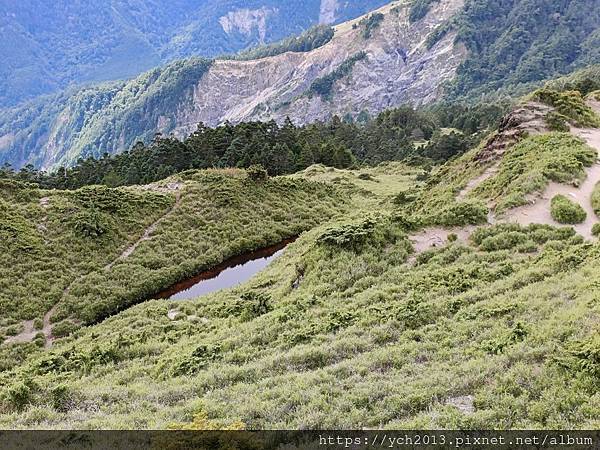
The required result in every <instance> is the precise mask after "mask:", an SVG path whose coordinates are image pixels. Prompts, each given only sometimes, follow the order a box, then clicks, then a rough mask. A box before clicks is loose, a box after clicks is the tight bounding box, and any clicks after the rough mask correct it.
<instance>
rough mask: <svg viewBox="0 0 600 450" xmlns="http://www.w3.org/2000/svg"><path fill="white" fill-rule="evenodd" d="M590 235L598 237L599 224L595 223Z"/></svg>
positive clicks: (599, 231) (599, 232)
mask: <svg viewBox="0 0 600 450" xmlns="http://www.w3.org/2000/svg"><path fill="white" fill-rule="evenodd" d="M592 235H594V236H596V237H599V236H600V223H595V224H594V226H593V227H592Z"/></svg>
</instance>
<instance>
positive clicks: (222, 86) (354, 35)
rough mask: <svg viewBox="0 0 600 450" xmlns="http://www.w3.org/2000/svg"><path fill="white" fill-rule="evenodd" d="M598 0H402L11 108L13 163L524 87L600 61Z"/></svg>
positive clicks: (0, 149) (6, 115) (2, 147)
mask: <svg viewBox="0 0 600 450" xmlns="http://www.w3.org/2000/svg"><path fill="white" fill-rule="evenodd" d="M596 2H597V0H561V1H560V2H552V3H551V4H550V3H548V2H543V1H542V2H541V3H540V1H538V0H535V1H533V0H531V1H529V0H528V1H525V0H509V1H499V0H466V1H465V2H464V3H463V1H462V0H441V1H439V2H438V1H434V2H416V3H404V2H394V3H391V4H389V5H387V6H385V7H383V8H381V9H380V10H378V11H375V12H373V13H372V14H368V15H366V16H364V17H362V18H359V19H356V20H353V21H350V22H346V23H343V24H341V25H338V26H337V27H336V30H335V34H334V36H333V37H331V35H330V34H328V31H327V30H325V31H324V32H323V33H322V34H321V32H319V31H316V32H313V33H312V34H311V33H308V35H305V36H303V37H301V38H299V39H298V40H293V39H292V40H288V41H286V42H285V43H282V44H279V45H277V46H274V47H270V48H263V49H257V50H253V51H250V52H247V53H245V54H244V55H242V56H240V57H238V58H233V59H232V58H228V59H224V58H223V59H218V60H215V61H212V62H208V61H204V60H193V59H192V60H187V61H178V62H176V63H173V64H172V65H170V66H166V67H163V68H159V69H155V70H153V71H151V72H148V73H146V74H144V75H141V76H140V77H138V79H136V80H132V81H130V82H117V83H111V84H108V85H100V86H91V87H88V88H85V89H82V90H74V91H68V92H63V93H61V94H58V95H56V96H53V97H49V98H46V99H41V100H39V101H37V102H34V103H31V104H28V105H25V106H22V107H20V108H16V109H13V110H4V111H1V112H0V163H1V162H8V163H11V164H13V165H15V166H16V167H20V166H22V165H24V164H27V163H33V164H35V165H36V166H38V167H43V168H48V167H57V166H60V165H69V164H72V163H73V162H75V161H76V160H77V159H78V158H79V157H81V156H83V157H87V156H90V155H91V156H96V157H97V156H101V155H102V154H103V153H105V152H108V153H116V152H120V151H123V150H126V149H129V148H130V147H131V146H132V145H133V144H134V143H135V142H136V141H137V140H139V139H142V140H146V141H148V140H149V139H150V138H151V137H152V136H153V135H154V133H156V132H161V133H164V134H168V133H175V134H176V135H178V136H182V135H185V134H189V133H190V132H192V131H194V130H195V128H196V125H197V123H198V122H204V123H205V124H208V125H216V124H219V123H223V122H225V121H227V120H229V121H234V122H237V121H241V120H257V119H260V120H270V119H275V120H278V121H283V119H284V118H285V117H286V116H290V117H291V118H292V120H294V121H295V122H299V123H306V122H310V121H314V120H325V119H328V118H330V117H331V116H332V115H334V114H337V115H339V116H341V117H344V118H346V119H357V118H361V117H364V116H365V114H373V113H376V112H379V111H381V110H382V109H385V108H388V107H392V106H397V105H399V104H403V103H414V104H419V105H420V104H427V103H431V102H435V101H438V100H444V101H448V100H450V101H451V100H456V99H458V100H461V101H473V100H474V99H479V98H480V97H484V98H486V97H491V98H497V96H499V95H507V94H508V95H515V94H520V93H523V91H524V90H526V89H529V87H530V86H532V85H535V84H539V83H540V82H541V81H543V80H544V79H546V78H548V77H553V76H557V75H562V74H564V73H569V72H571V71H572V70H574V69H576V68H578V67H580V66H583V65H586V64H590V63H594V62H596V63H598V62H600V60H598V57H599V56H600V54H598V52H597V49H596V46H595V45H594V43H595V42H596V41H595V39H597V34H598V30H600V13H599V12H598V11H600V10H599V9H598V8H595V3H596ZM486 11H494V14H492V15H490V14H488V13H486ZM285 50H294V51H290V52H285ZM252 57H255V58H256V57H260V58H259V59H248V58H252ZM488 100H489V98H488Z"/></svg>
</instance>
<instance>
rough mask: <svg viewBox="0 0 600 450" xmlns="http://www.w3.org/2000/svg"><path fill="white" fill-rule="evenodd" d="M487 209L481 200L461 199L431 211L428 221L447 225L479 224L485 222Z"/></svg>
mask: <svg viewBox="0 0 600 450" xmlns="http://www.w3.org/2000/svg"><path fill="white" fill-rule="evenodd" d="M488 212H489V209H488V208H487V207H486V206H485V205H484V204H483V203H481V202H476V201H463V202H457V203H454V204H452V205H448V206H447V207H445V208H444V209H443V210H441V211H437V212H432V215H431V218H430V221H431V222H432V223H434V224H436V225H443V226H448V227H454V226H464V225H480V224H482V223H486V222H487V215H488Z"/></svg>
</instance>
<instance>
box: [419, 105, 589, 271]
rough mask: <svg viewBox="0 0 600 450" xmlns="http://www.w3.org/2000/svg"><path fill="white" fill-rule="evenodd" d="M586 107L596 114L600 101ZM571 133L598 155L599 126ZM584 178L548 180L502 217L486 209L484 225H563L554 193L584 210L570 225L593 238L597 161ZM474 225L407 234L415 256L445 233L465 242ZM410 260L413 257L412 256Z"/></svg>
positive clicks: (443, 240) (473, 184) (489, 172)
mask: <svg viewBox="0 0 600 450" xmlns="http://www.w3.org/2000/svg"><path fill="white" fill-rule="evenodd" d="M589 106H590V107H591V108H592V109H594V111H595V112H596V114H598V115H600V102H596V101H593V102H589ZM571 133H572V134H574V135H576V136H578V137H580V138H581V139H583V140H584V141H585V142H586V143H587V144H588V145H589V146H590V147H592V148H594V149H596V151H597V152H598V157H599V158H600V129H597V128H575V127H572V128H571ZM499 167H500V162H497V163H495V164H494V165H492V166H491V167H489V168H487V169H486V170H485V171H484V172H483V173H482V174H481V175H480V176H478V177H477V178H474V179H473V180H471V181H469V182H468V183H467V185H466V186H465V187H464V188H463V189H462V190H461V191H460V192H459V193H458V195H457V197H456V198H457V199H458V200H464V199H465V198H466V197H467V196H468V195H469V193H470V192H471V191H473V190H474V189H475V188H477V186H479V185H480V184H481V183H483V182H484V181H485V180H487V179H489V178H491V177H493V176H494V175H495V174H496V173H497V172H498V170H499ZM585 173H586V177H585V180H584V181H583V182H582V183H581V185H579V186H573V185H568V184H560V183H555V182H550V183H549V184H548V186H547V188H546V189H545V190H544V192H543V193H542V195H541V196H540V197H538V198H535V199H533V200H532V202H531V203H530V204H528V205H524V206H521V207H518V208H514V209H511V210H509V211H506V212H505V213H504V214H503V215H502V216H500V217H496V216H495V215H494V214H493V212H490V214H489V217H488V225H492V224H496V223H518V224H519V225H523V226H527V225H530V224H534V223H537V224H544V225H553V226H564V225H562V224H559V223H558V222H556V221H555V220H554V219H553V218H552V216H551V214H550V202H551V201H552V198H553V197H554V196H555V195H558V194H561V195H564V196H566V197H568V198H570V199H572V200H573V201H575V202H577V203H578V204H580V205H581V207H582V208H583V209H584V210H585V211H586V213H587V217H586V220H585V221H584V222H583V223H580V224H576V225H573V228H574V229H575V231H576V232H577V233H578V234H580V235H582V236H583V237H584V238H586V239H593V238H594V237H593V235H592V227H593V225H594V224H595V223H598V222H599V217H598V216H597V215H596V213H595V212H594V209H593V207H592V194H593V192H594V188H595V186H596V184H597V183H599V182H600V161H599V160H596V163H595V164H594V165H592V166H591V167H587V168H586V169H585ZM475 228H476V227H475V226H468V227H462V228H454V229H445V228H427V229H425V230H422V231H421V232H419V233H416V234H414V235H412V236H410V240H411V242H412V243H413V247H414V250H415V255H416V254H419V253H422V252H424V251H426V250H429V249H431V248H435V247H441V246H444V245H446V244H447V243H448V236H449V235H450V234H456V235H457V236H458V239H459V240H460V241H463V242H467V241H468V239H469V236H470V235H471V233H472V232H473V230H474V229H475ZM412 260H414V255H413V258H412Z"/></svg>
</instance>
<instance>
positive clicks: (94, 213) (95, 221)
mask: <svg viewBox="0 0 600 450" xmlns="http://www.w3.org/2000/svg"><path fill="white" fill-rule="evenodd" d="M72 221H73V228H74V229H75V231H76V232H77V234H79V235H80V236H82V237H86V238H97V237H100V236H102V235H103V234H106V233H108V231H109V230H110V226H109V225H108V221H107V219H106V217H105V216H104V215H103V214H102V213H101V212H100V210H98V209H96V208H93V209H89V210H83V211H80V212H79V213H77V214H75V216H74V217H73V219H72Z"/></svg>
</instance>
